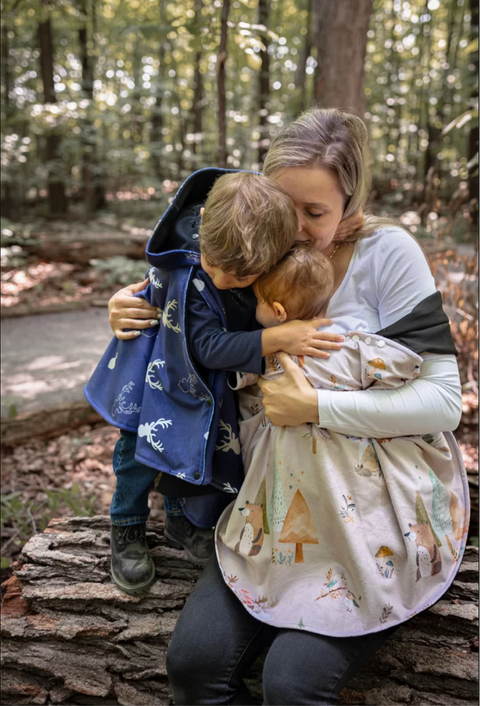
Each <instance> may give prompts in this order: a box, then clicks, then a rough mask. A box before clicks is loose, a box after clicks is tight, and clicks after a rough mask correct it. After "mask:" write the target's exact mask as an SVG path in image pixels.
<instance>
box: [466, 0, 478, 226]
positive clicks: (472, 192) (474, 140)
mask: <svg viewBox="0 0 480 706" xmlns="http://www.w3.org/2000/svg"><path fill="white" fill-rule="evenodd" d="M470 15H471V19H470V41H471V42H475V41H476V42H477V51H474V52H473V53H472V59H471V63H472V65H473V71H474V75H475V78H476V80H475V81H474V83H473V89H472V93H471V97H472V99H473V102H474V103H476V104H477V118H476V119H473V120H472V125H471V127H470V135H469V139H468V160H469V162H468V163H469V172H468V192H469V197H470V202H471V204H472V208H471V213H472V219H473V225H474V227H476V226H477V224H478V83H477V81H478V0H470Z"/></svg>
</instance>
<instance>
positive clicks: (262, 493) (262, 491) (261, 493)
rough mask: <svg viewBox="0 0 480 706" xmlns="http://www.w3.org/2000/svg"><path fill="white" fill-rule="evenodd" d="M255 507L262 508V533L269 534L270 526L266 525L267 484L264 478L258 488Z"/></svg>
mask: <svg viewBox="0 0 480 706" xmlns="http://www.w3.org/2000/svg"><path fill="white" fill-rule="evenodd" d="M255 505H261V506H262V508H263V533H264V534H270V525H269V524H268V516H267V483H266V481H265V478H264V479H263V481H262V484H261V486H260V488H259V489H258V493H257V497H256V498H255Z"/></svg>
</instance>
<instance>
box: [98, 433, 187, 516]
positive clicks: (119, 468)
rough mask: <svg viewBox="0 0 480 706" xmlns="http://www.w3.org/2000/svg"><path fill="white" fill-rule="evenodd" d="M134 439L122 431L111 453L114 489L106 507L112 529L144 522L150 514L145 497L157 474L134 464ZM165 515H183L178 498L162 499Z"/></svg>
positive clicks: (141, 464)
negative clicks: (116, 526) (115, 526)
mask: <svg viewBox="0 0 480 706" xmlns="http://www.w3.org/2000/svg"><path fill="white" fill-rule="evenodd" d="M136 441H137V435H136V434H134V433H133V432H129V431H123V430H122V432H121V436H120V438H119V440H118V441H117V443H116V444H115V450H114V452H113V470H114V473H115V475H116V477H117V485H116V488H115V492H114V494H113V498H112V504H111V505H110V519H111V521H112V525H119V526H126V525H135V524H138V523H140V522H146V521H147V519H148V516H149V514H150V508H149V506H148V496H149V493H150V491H151V490H154V489H155V487H156V483H158V481H157V477H158V476H159V473H158V471H156V470H155V469H154V468H149V467H148V466H145V465H144V464H143V463H139V462H138V461H136V460H135V444H136ZM163 500H164V507H165V512H166V514H167V515H183V501H182V499H181V498H167V497H165V496H164V498H163Z"/></svg>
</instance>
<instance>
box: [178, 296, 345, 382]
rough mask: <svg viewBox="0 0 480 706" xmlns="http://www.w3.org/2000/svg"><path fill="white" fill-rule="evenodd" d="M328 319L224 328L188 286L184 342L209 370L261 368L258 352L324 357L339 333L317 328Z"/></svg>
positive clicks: (260, 369)
mask: <svg viewBox="0 0 480 706" xmlns="http://www.w3.org/2000/svg"><path fill="white" fill-rule="evenodd" d="M329 322H330V321H329V320H328V321H327V320H325V319H313V320H312V321H289V322H288V323H286V324H282V325H281V326H276V327H274V328H271V329H260V330H258V331H235V332H231V331H226V330H225V329H224V328H223V326H222V323H221V321H220V319H219V317H218V316H217V315H216V314H215V313H214V312H213V311H212V310H211V309H210V307H209V306H208V305H207V303H206V302H205V300H204V299H203V297H202V295H201V294H200V293H199V292H198V291H197V290H196V289H195V287H192V288H191V291H190V293H189V301H188V319H187V328H188V342H189V346H190V350H191V351H192V353H193V355H194V356H195V358H196V359H197V360H198V362H199V363H200V364H201V365H203V366H204V367H205V368H208V369H212V370H234V371H240V372H248V373H256V374H260V373H261V372H262V356H265V355H269V354H271V353H277V352H278V351H281V350H283V351H286V352H287V353H291V354H294V355H316V356H320V357H328V353H326V352H324V350H321V349H325V348H338V347H339V344H337V343H334V342H333V341H339V340H341V338H342V337H340V336H338V335H336V334H330V333H323V332H319V331H317V328H318V327H319V326H325V325H327V324H328V323H329ZM330 323H331V322H330Z"/></svg>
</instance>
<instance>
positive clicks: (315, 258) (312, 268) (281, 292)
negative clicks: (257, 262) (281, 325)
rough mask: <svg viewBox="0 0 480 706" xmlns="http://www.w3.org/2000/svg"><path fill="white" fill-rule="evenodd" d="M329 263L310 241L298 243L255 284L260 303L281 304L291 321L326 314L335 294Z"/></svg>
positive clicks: (331, 269) (332, 274)
mask: <svg viewBox="0 0 480 706" xmlns="http://www.w3.org/2000/svg"><path fill="white" fill-rule="evenodd" d="M333 286H334V272H333V265H332V263H331V262H330V260H329V259H328V258H327V257H325V255H323V254H322V253H321V252H319V251H318V250H315V248H314V246H313V244H312V243H310V242H296V243H295V245H294V246H293V248H291V250H289V252H287V254H286V255H285V256H284V257H283V258H282V259H281V260H280V262H279V263H278V264H277V265H276V266H275V267H273V268H272V269H271V270H270V271H269V272H267V273H266V274H264V275H262V276H261V277H259V278H258V279H257V280H256V282H255V284H254V285H253V287H254V291H255V294H256V296H257V298H258V299H259V300H260V301H265V302H267V304H269V305H270V306H272V305H273V303H274V302H278V303H279V304H282V306H283V307H284V308H285V311H286V312H287V317H288V319H289V320H291V319H302V320H308V319H313V318H315V317H316V316H322V315H323V314H325V312H326V310H327V307H328V303H329V301H330V299H331V296H332V294H333Z"/></svg>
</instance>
